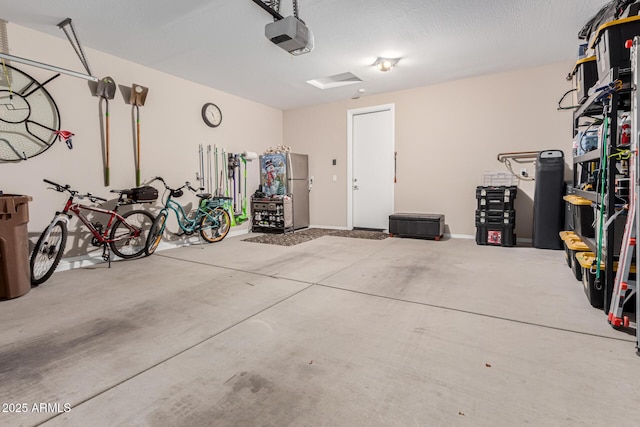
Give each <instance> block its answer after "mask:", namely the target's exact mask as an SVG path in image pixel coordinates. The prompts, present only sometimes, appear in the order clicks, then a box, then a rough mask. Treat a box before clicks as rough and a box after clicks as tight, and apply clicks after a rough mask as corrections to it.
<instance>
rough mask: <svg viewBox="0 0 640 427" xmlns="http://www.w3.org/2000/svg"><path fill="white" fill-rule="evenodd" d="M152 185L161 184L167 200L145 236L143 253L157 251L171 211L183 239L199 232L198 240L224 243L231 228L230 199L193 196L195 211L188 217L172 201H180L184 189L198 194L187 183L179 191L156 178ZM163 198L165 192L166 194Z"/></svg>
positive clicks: (201, 195)
mask: <svg viewBox="0 0 640 427" xmlns="http://www.w3.org/2000/svg"><path fill="white" fill-rule="evenodd" d="M153 181H160V182H162V184H164V187H165V189H166V190H167V192H168V196H167V198H166V200H165V202H164V207H163V208H162V209H161V210H160V213H159V214H158V216H157V217H156V219H155V220H154V221H153V224H152V225H151V229H150V230H149V235H148V236H147V245H146V248H145V253H146V254H147V255H151V254H152V253H154V252H155V251H156V249H157V248H158V245H159V244H160V242H161V241H162V235H163V233H164V229H165V226H166V223H167V218H168V216H169V212H170V211H173V212H174V213H175V214H176V218H177V220H178V225H179V226H180V230H182V232H183V233H184V234H186V235H191V234H193V233H196V232H199V233H200V236H201V237H202V238H203V239H204V240H206V241H207V242H209V243H214V242H219V241H220V240H222V239H224V238H225V236H226V235H227V233H229V228H230V225H231V219H230V217H229V213H228V212H227V211H226V209H225V206H227V205H228V199H230V198H229V197H214V198H212V197H211V194H209V193H203V194H196V196H198V198H199V199H200V202H199V204H198V209H197V210H195V211H193V212H192V213H191V214H190V215H187V214H186V213H185V211H184V208H183V207H182V205H180V204H179V203H178V202H176V201H174V200H173V199H174V198H176V199H177V198H179V197H181V196H182V195H183V194H184V192H183V191H182V190H183V189H184V188H187V189H189V190H191V191H193V192H194V193H196V192H197V191H198V190H196V189H195V188H193V187H191V184H190V183H189V182H186V183H185V184H184V185H183V186H182V187H179V188H171V187H169V186H168V185H167V183H166V182H165V181H164V179H162V177H159V176H158V177H155V178H153V179H152V180H151V181H150V183H151V182H153ZM165 194H166V192H165Z"/></svg>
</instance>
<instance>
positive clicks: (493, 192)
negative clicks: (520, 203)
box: [476, 185, 518, 211]
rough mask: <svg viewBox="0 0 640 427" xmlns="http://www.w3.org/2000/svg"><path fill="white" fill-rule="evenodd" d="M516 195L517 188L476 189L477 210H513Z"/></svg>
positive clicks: (513, 186) (512, 186)
mask: <svg viewBox="0 0 640 427" xmlns="http://www.w3.org/2000/svg"><path fill="white" fill-rule="evenodd" d="M517 195H518V187H516V186H515V185H511V186H508V187H507V186H497V187H482V186H481V187H476V199H477V200H478V210H493V211H507V210H513V209H514V206H513V203H514V200H515V198H516V196H517Z"/></svg>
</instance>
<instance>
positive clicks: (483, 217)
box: [476, 209, 516, 225]
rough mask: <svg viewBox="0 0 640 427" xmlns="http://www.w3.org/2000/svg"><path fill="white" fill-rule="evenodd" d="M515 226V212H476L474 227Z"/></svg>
mask: <svg viewBox="0 0 640 427" xmlns="http://www.w3.org/2000/svg"><path fill="white" fill-rule="evenodd" d="M483 224H511V225H515V224H516V211H515V210H513V209H512V210H508V211H476V225H483Z"/></svg>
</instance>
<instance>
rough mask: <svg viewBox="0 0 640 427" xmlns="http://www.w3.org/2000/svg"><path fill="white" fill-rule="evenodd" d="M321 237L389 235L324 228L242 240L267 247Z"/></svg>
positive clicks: (293, 243)
mask: <svg viewBox="0 0 640 427" xmlns="http://www.w3.org/2000/svg"><path fill="white" fill-rule="evenodd" d="M322 236H337V237H353V238H356V239H371V240H382V239H386V238H387V237H389V234H387V233H383V232H381V231H368V230H329V229H326V228H308V229H305V230H299V231H296V232H294V233H286V234H262V235H260V236H254V237H249V238H247V239H243V241H245V242H254V243H266V244H269V245H280V246H293V245H297V244H299V243H304V242H308V241H309V240H313V239H317V238H318V237H322Z"/></svg>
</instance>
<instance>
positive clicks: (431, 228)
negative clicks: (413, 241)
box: [389, 213, 444, 240]
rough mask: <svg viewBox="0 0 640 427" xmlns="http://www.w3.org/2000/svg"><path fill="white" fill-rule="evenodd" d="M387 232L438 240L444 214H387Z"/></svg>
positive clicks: (441, 234) (442, 228) (442, 227)
mask: <svg viewBox="0 0 640 427" xmlns="http://www.w3.org/2000/svg"><path fill="white" fill-rule="evenodd" d="M389 234H390V235H392V236H401V237H402V236H406V237H420V238H427V239H435V240H440V238H441V237H442V236H443V234H444V215H443V214H423V213H394V214H392V215H389Z"/></svg>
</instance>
